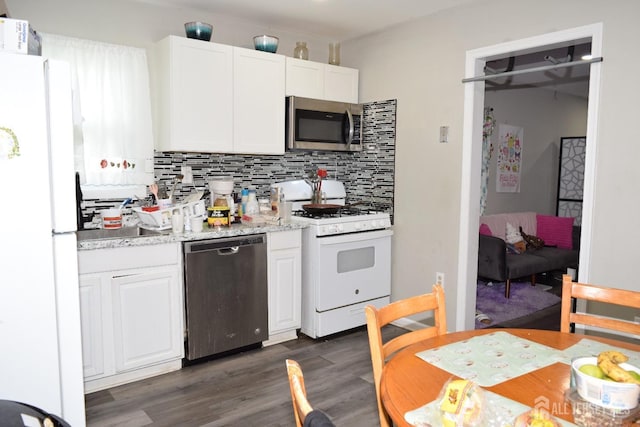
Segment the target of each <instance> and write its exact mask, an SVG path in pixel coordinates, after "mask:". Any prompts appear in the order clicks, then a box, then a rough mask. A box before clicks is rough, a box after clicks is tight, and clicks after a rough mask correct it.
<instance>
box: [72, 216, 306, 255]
mask: <svg viewBox="0 0 640 427" xmlns="http://www.w3.org/2000/svg"><path fill="white" fill-rule="evenodd" d="M305 227H306V225H305V224H302V223H298V222H283V223H281V224H279V225H277V224H262V225H246V224H233V225H231V226H230V227H219V228H207V227H206V226H205V228H203V230H202V231H201V232H198V233H193V232H184V233H180V234H173V233H168V234H159V235H155V234H152V235H143V236H135V237H115V238H104V239H95V240H79V241H78V250H79V251H82V250H92V249H106V248H122V247H128V246H145V245H158V244H162V243H174V242H187V241H193V240H206V239H219V238H223V237H234V236H243V235H249V234H260V233H270V232H278V231H287V230H298V229H301V228H305Z"/></svg>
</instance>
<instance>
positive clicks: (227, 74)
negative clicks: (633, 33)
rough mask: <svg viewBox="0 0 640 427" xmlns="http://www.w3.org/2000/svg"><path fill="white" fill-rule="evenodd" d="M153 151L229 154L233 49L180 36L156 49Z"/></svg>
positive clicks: (231, 133)
mask: <svg viewBox="0 0 640 427" xmlns="http://www.w3.org/2000/svg"><path fill="white" fill-rule="evenodd" d="M154 56H155V59H156V66H155V67H154V71H155V78H156V88H157V90H156V91H155V96H156V100H157V102H156V115H155V124H156V141H157V143H156V146H157V147H156V148H157V149H158V150H160V151H196V152H199V151H200V152H214V151H221V152H231V151H232V150H233V122H232V120H233V110H232V108H231V106H232V105H233V104H232V103H233V48H232V47H231V46H225V45H220V44H216V43H206V42H203V41H200V40H193V39H188V38H184V37H174V36H171V37H167V38H165V39H163V40H162V41H160V42H159V43H158V44H157V45H156V49H155V51H154Z"/></svg>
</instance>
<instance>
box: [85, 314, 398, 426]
mask: <svg viewBox="0 0 640 427" xmlns="http://www.w3.org/2000/svg"><path fill="white" fill-rule="evenodd" d="M402 332H403V330H402V329H400V328H397V327H395V326H388V327H386V328H385V335H386V336H388V337H391V336H395V335H398V334H400V333H402ZM287 358H291V359H295V360H297V361H298V362H299V363H300V365H301V366H302V370H303V372H304V376H305V385H306V388H307V394H308V396H309V399H310V401H311V403H312V405H313V406H315V407H317V408H319V409H322V410H324V411H325V412H326V413H327V414H329V416H330V417H331V418H332V419H333V421H334V422H335V423H336V425H340V426H375V425H378V413H377V407H376V399H375V389H374V385H373V374H372V370H371V360H370V358H369V343H368V339H367V332H366V329H365V328H364V327H363V328H358V329H356V330H354V331H352V332H350V333H346V334H340V335H338V336H333V337H331V338H330V339H321V340H315V341H314V340H312V339H310V338H308V337H306V336H304V335H300V338H299V339H297V340H293V341H288V342H286V343H282V344H277V345H274V346H270V347H266V348H262V349H256V350H251V351H247V352H244V353H240V354H237V355H232V356H227V357H224V358H221V359H218V360H214V361H209V362H206V363H202V364H197V365H192V366H189V367H186V368H184V369H182V370H180V371H177V372H172V373H169V374H165V375H161V376H158V377H154V378H150V379H148V380H142V381H138V382H135V383H131V384H126V385H123V386H119V387H115V388H111V389H108V390H104V391H99V392H95V393H92V394H89V395H87V396H86V405H87V424H88V425H89V426H132V427H133V426H147V425H149V426H181V427H182V426H185V427H186V426H208V427H214V426H292V425H295V421H294V418H293V412H292V406H291V395H290V394H289V383H288V380H287V372H286V368H285V363H284V361H285V359H287Z"/></svg>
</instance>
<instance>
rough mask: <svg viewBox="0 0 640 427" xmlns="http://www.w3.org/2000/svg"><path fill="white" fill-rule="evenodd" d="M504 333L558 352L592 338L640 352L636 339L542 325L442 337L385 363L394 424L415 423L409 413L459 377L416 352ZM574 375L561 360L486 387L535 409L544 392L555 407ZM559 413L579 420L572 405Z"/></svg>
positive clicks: (386, 400)
mask: <svg viewBox="0 0 640 427" xmlns="http://www.w3.org/2000/svg"><path fill="white" fill-rule="evenodd" d="M498 331H501V332H507V333H509V334H511V335H514V336H516V337H520V338H523V339H526V340H529V341H533V342H536V343H539V344H543V345H545V346H548V347H551V348H554V349H558V350H565V349H567V348H569V347H571V346H572V345H574V344H577V343H579V342H580V341H581V340H582V339H583V338H588V339H590V340H593V341H599V342H602V343H605V344H608V345H611V346H613V347H618V348H625V349H629V350H632V351H636V352H640V345H637V344H632V343H630V342H624V341H619V340H613V339H606V338H600V337H596V336H591V335H580V334H570V333H562V332H557V331H546V330H537V329H477V330H471V331H463V332H454V333H449V334H446V335H441V336H437V337H434V338H430V339H427V340H424V341H421V342H419V343H417V344H413V345H411V346H408V347H406V348H404V349H403V350H401V351H400V352H398V353H397V354H396V355H395V356H393V358H392V359H391V360H390V361H389V362H388V363H387V364H386V365H385V366H384V369H383V371H382V378H381V382H380V393H381V398H382V402H383V405H384V407H385V409H386V411H387V413H388V414H389V416H390V417H391V419H392V420H393V422H394V423H395V424H396V425H397V426H410V425H411V424H409V423H408V422H407V421H406V420H405V417H404V416H405V413H407V412H408V411H412V410H415V409H417V408H420V407H422V406H424V405H426V404H427V403H429V402H432V401H434V400H435V399H437V398H438V395H439V394H440V391H441V389H442V387H443V385H444V384H445V383H446V382H447V381H448V380H450V379H452V378H458V377H456V376H455V375H453V374H451V373H450V372H447V371H445V370H443V369H440V368H438V367H436V366H434V365H432V364H430V363H427V362H426V361H425V360H423V359H421V358H420V357H418V356H416V353H419V352H422V351H424V350H428V349H435V348H438V347H442V346H446V345H447V344H452V343H456V342H460V341H464V340H467V339H470V338H473V337H477V336H481V335H484V334H490V333H494V332H498ZM471 357H473V355H472V356H471ZM570 373H571V368H570V366H569V365H568V364H566V363H561V362H556V363H552V364H551V365H548V366H546V367H543V368H539V369H537V370H534V371H531V372H528V373H525V374H523V375H520V376H518V377H515V378H511V379H509V380H506V381H504V382H501V383H499V384H496V385H493V386H490V387H483V389H485V390H489V391H491V392H494V393H496V394H499V395H501V396H503V397H506V398H508V399H511V400H514V401H517V402H520V403H522V404H524V405H526V406H529V407H535V406H536V405H537V403H538V402H537V400H538V399H539V398H540V396H544V397H545V398H547V399H548V404H549V405H550V406H553V407H556V408H559V407H562V408H567V404H566V403H565V396H564V394H565V391H566V390H567V389H568V388H569V381H570ZM554 405H555V406H554ZM553 415H554V416H557V417H558V418H563V419H565V420H567V421H570V422H573V414H572V411H571V407H570V405H569V406H568V410H563V411H559V413H557V414H553Z"/></svg>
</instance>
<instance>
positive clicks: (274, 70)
mask: <svg viewBox="0 0 640 427" xmlns="http://www.w3.org/2000/svg"><path fill="white" fill-rule="evenodd" d="M284 115H285V97H284V56H282V55H274V54H273V53H268V52H260V51H257V50H250V49H243V48H238V47H234V48H233V140H234V147H233V148H234V150H233V151H235V152H237V153H255V154H283V153H284Z"/></svg>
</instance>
